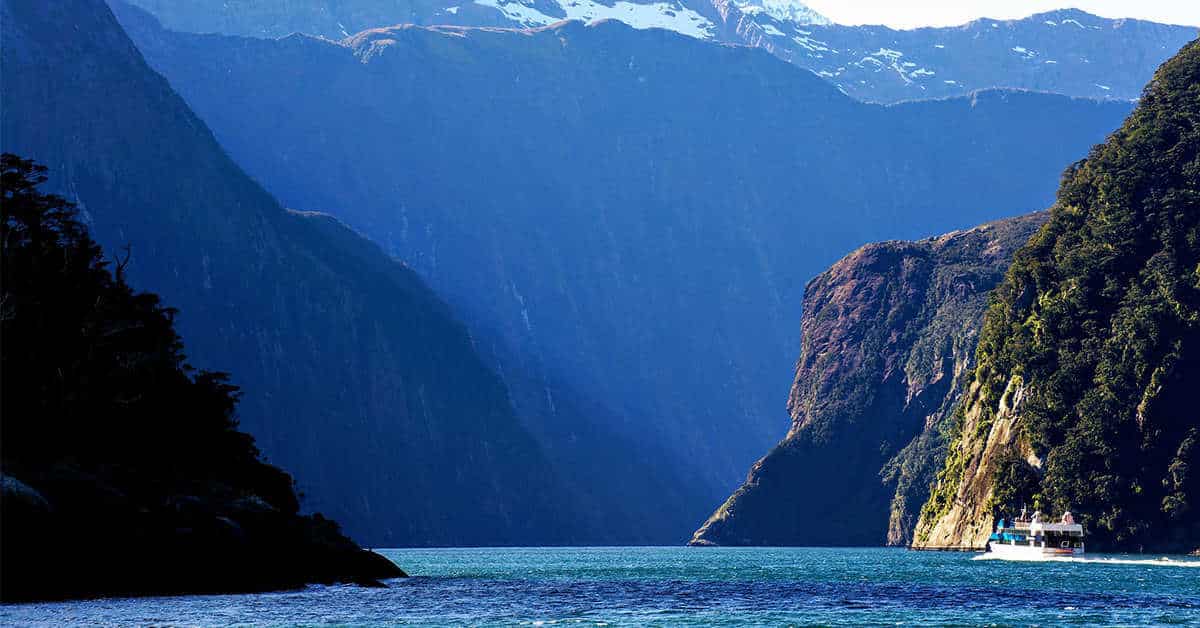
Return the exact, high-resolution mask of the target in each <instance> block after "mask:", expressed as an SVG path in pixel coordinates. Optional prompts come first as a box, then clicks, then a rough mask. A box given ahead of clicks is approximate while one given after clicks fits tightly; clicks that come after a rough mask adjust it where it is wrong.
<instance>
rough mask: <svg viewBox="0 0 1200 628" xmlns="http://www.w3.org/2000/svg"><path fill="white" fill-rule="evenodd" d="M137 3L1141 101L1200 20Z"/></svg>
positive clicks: (255, 27)
mask: <svg viewBox="0 0 1200 628" xmlns="http://www.w3.org/2000/svg"><path fill="white" fill-rule="evenodd" d="M133 1H134V2H135V3H136V4H138V6H141V7H143V8H145V9H147V10H150V11H151V12H153V13H155V14H156V15H158V16H159V17H160V18H162V19H163V20H164V22H165V23H166V25H167V26H168V27H169V28H172V29H175V30H183V31H191V32H219V33H224V34H232V35H254V36H259V37H281V36H284V35H288V34H290V33H292V32H308V33H311V34H314V35H320V36H323V37H326V38H329V39H331V40H341V39H343V38H349V37H353V36H354V35H355V34H356V33H357V32H358V31H361V30H368V29H373V28H381V27H388V26H391V25H395V24H400V23H413V24H418V25H425V26H433V25H455V26H480V27H484V26H486V27H509V28H531V27H532V28H536V27H544V26H548V25H551V24H555V23H557V22H559V21H562V20H565V19H583V20H584V21H592V20H603V19H613V20H621V21H623V22H624V23H626V24H629V25H631V26H633V27H635V28H643V29H645V28H665V29H669V30H673V31H675V32H679V33H683V34H685V35H687V36H690V37H695V38H699V39H703V40H706V41H711V42H717V43H732V44H739V45H747V46H752V47H757V48H763V49H765V50H768V51H769V52H771V54H773V55H775V56H777V57H779V58H781V59H784V60H785V61H788V62H790V63H793V64H795V65H797V66H799V67H802V68H805V69H807V70H809V71H811V72H813V73H814V74H817V75H818V76H821V77H823V78H824V79H826V80H828V81H829V82H831V83H833V84H835V85H837V86H838V87H839V88H840V89H842V90H843V91H845V92H846V93H847V94H850V95H851V96H854V97H855V98H858V99H860V100H865V101H870V102H881V103H890V102H899V101H904V100H915V99H926V98H942V97H947V96H961V95H964V94H967V93H970V92H972V91H975V90H979V89H987V88H992V87H1001V88H1013V89H1033V90H1039V91H1047V92H1051V93H1060V94H1065V95H1071V96H1086V97H1091V98H1099V99H1118V100H1133V99H1136V98H1137V97H1138V94H1139V93H1140V90H1141V86H1142V84H1143V83H1144V82H1145V80H1146V78H1148V77H1149V76H1150V74H1151V73H1153V71H1154V68H1155V67H1157V66H1158V64H1160V63H1162V62H1163V61H1164V60H1166V59H1167V58H1168V57H1169V56H1171V55H1172V54H1174V52H1175V51H1176V50H1178V49H1179V47H1180V46H1182V45H1184V44H1185V43H1187V42H1188V41H1190V40H1191V39H1192V38H1194V37H1195V35H1196V27H1189V26H1180V25H1170V24H1159V23H1156V22H1150V21H1146V20H1138V19H1132V18H1119V19H1112V18H1103V17H1100V16H1097V15H1093V14H1090V13H1087V12H1085V11H1081V10H1079V9H1060V10H1056V11H1047V12H1042V13H1036V14H1033V15H1031V16H1028V17H1025V18H1019V19H1008V20H997V19H989V18H980V19H977V20H972V21H970V22H968V23H966V24H962V25H959V26H950V27H924V28H917V29H892V28H889V27H886V26H879V25H859V26H844V25H838V24H832V23H826V22H827V20H823V19H818V18H817V17H812V18H809V19H805V18H803V17H801V18H799V19H792V18H790V17H789V15H790V14H791V13H795V14H796V15H798V16H803V15H805V14H807V13H806V11H805V10H804V9H805V7H804V5H803V4H801V3H791V2H781V3H771V2H767V3H757V4H756V3H752V2H742V1H738V0H672V1H669V2H663V1H652V2H626V1H621V2H617V3H614V4H613V5H606V4H603V3H600V2H583V3H580V2H569V3H558V2H550V3H547V2H540V1H535V0H509V1H507V2H505V1H495V2H493V1H490V0H489V1H487V2H474V3H465V4H464V3H461V2H457V0H431V1H430V2H425V3H411V4H408V5H405V8H397V7H392V6H391V5H389V6H388V7H384V6H382V5H380V4H378V3H374V2H372V1H371V0H360V2H359V3H358V5H359V6H360V9H359V10H358V12H357V13H356V15H357V18H356V19H358V21H355V22H354V23H353V25H351V26H350V27H349V28H348V29H347V28H344V27H345V24H343V23H342V22H339V21H338V20H337V19H335V18H334V17H332V15H333V13H335V12H336V11H333V10H331V9H330V8H329V7H326V8H325V9H324V10H322V11H316V8H317V7H318V6H320V3H319V2H318V1H317V0H312V2H310V3H309V5H308V7H307V8H301V7H298V6H297V5H295V4H294V3H293V4H289V5H288V6H287V7H286V8H285V7H282V6H278V7H274V8H273V9H272V8H269V5H271V3H270V2H267V3H264V5H263V6H262V7H260V8H262V9H263V11H264V13H262V14H251V13H239V12H238V10H237V9H236V8H230V7H229V6H228V5H225V6H224V8H214V7H213V6H212V5H211V4H208V3H191V4H189V3H179V2H174V1H173V0H172V1H171V2H163V1H162V0H133ZM452 2H454V3H456V4H453V6H451V4H452ZM767 5H770V7H774V8H776V9H778V10H774V11H773V10H772V9H771V8H764V7H765V6H767ZM793 5H795V7H793ZM797 7H798V8H797ZM793 8H794V9H795V10H794V11H793V10H792V9H793ZM451 9H454V10H452V11H451ZM552 9H553V10H552ZM309 10H313V11H316V12H315V13H313V15H315V16H320V18H319V19H318V18H316V17H314V18H312V19H317V20H318V21H317V22H311V21H305V20H307V19H308V18H303V17H302V16H303V15H307V14H308V12H309ZM543 11H551V13H553V15H551V14H547V13H543ZM352 12H353V11H352ZM294 20H301V21H300V22H295V21H294ZM283 24H287V26H284V25H283ZM320 24H324V26H322V25H320Z"/></svg>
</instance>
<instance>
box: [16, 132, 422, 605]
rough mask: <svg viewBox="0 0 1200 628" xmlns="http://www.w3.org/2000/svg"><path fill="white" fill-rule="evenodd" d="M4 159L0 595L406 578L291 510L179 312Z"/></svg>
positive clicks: (34, 178)
mask: <svg viewBox="0 0 1200 628" xmlns="http://www.w3.org/2000/svg"><path fill="white" fill-rule="evenodd" d="M0 161H2V163H0V168H2V171H3V176H2V179H3V181H2V183H3V199H4V204H3V206H2V207H0V215H2V216H0V242H2V243H3V244H2V245H0V248H2V249H3V265H2V266H0V268H2V272H3V284H2V286H3V287H2V288H0V290H2V294H0V303H3V304H4V315H3V317H2V318H0V325H2V326H3V335H4V352H3V354H0V362H2V364H3V368H0V378H2V379H3V389H4V397H3V401H2V404H3V413H4V422H3V424H2V425H0V430H2V431H3V440H2V442H3V447H4V452H3V453H4V455H3V458H2V459H0V469H2V472H0V489H2V490H3V498H4V501H3V515H4V520H3V526H2V527H0V534H2V535H3V539H2V542H3V545H4V552H3V554H2V555H0V572H2V573H0V575H2V576H3V580H4V588H3V589H2V590H0V599H3V600H4V601H17V600H30V599H46V598H59V597H79V596H92V595H101V594H103V595H121V594H124V595H129V594H139V595H145V594H150V593H181V592H197V591H220V592H224V591H257V590H263V589H275V588H291V587H300V586H303V585H305V584H308V583H313V582H324V583H331V582H335V581H362V582H370V583H372V584H378V583H377V582H374V579H376V578H393V577H401V576H404V575H405V574H404V572H403V571H401V570H400V569H399V568H398V567H396V565H395V564H393V563H392V562H391V561H389V560H388V559H386V558H384V557H382V556H379V555H378V554H372V553H370V552H366V551H364V550H362V549H361V548H359V547H357V546H355V545H354V543H353V542H351V541H350V540H349V539H347V538H346V537H344V536H342V535H341V534H340V533H339V532H338V529H337V525H336V524H334V523H332V522H330V521H327V520H325V519H324V518H322V517H320V516H319V515H318V516H301V515H299V514H298V510H299V507H300V504H299V500H298V499H297V497H296V494H295V491H294V488H293V485H292V478H291V477H290V476H288V475H287V474H286V473H284V472H283V471H281V470H279V469H277V468H274V467H271V466H269V465H266V464H264V463H263V462H262V461H261V459H260V456H259V451H258V449H257V448H256V447H255V445H254V439H253V438H251V437H250V436H248V435H246V434H244V433H242V432H239V431H238V430H237V421H236V420H235V419H234V409H235V407H236V406H237V399H238V390H237V388H236V387H235V386H231V385H229V384H228V380H227V379H226V376H225V374H223V373H213V372H207V371H201V372H195V371H194V370H193V369H191V367H189V366H188V365H187V363H186V361H185V359H186V358H185V357H184V355H183V345H182V343H181V341H180V338H179V336H178V335H177V334H176V333H175V329H174V323H173V318H174V315H175V311H174V310H171V309H169V308H167V307H165V306H163V305H162V304H161V302H160V301H159V299H158V297H157V296H156V295H154V294H148V293H138V292H135V291H134V290H132V289H130V287H129V285H128V284H127V283H125V280H124V270H125V268H126V267H127V265H126V262H125V260H122V261H118V262H116V263H115V264H109V263H108V262H107V261H105V260H104V257H103V254H102V253H101V250H100V247H99V246H98V245H97V244H96V243H95V242H94V241H93V240H92V239H91V238H90V237H89V236H88V233H87V229H86V228H85V227H84V226H83V225H82V224H81V223H80V222H79V220H78V217H77V213H76V208H75V207H74V206H72V205H71V204H70V203H69V202H67V201H66V200H65V199H63V198H61V197H55V196H52V195H46V194H43V193H42V192H41V191H39V189H38V186H39V185H41V184H42V183H44V182H45V179H46V177H45V174H44V173H45V168H44V167H41V166H37V165H35V164H33V163H32V162H30V161H28V160H23V159H21V158H19V157H17V156H15V155H9V154H7V153H5V154H4V155H3V157H2V158H0ZM81 547H84V548H87V557H88V560H84V561H80V560H78V557H79V548H81ZM67 571H69V572H70V573H67Z"/></svg>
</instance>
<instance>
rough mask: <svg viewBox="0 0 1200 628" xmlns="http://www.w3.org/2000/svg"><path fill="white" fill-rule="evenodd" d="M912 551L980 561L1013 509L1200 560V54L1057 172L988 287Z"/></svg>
mask: <svg viewBox="0 0 1200 628" xmlns="http://www.w3.org/2000/svg"><path fill="white" fill-rule="evenodd" d="M995 294H996V297H995V300H994V302H993V303H992V305H991V306H990V307H989V309H988V312H987V315H986V319H985V322H984V325H983V330H982V332H981V333H980V339H979V346H978V349H977V350H976V361H977V363H978V366H977V367H976V369H975V372H974V373H973V375H972V377H971V378H970V380H969V381H968V383H967V385H966V386H965V388H964V389H965V391H966V393H965V397H964V400H963V402H962V410H961V412H960V414H959V416H958V417H957V418H956V420H955V422H954V424H953V429H952V430H951V435H950V446H949V449H948V453H947V455H946V458H945V463H944V465H942V468H941V470H940V471H939V473H938V476H937V486H936V487H935V488H934V489H933V491H932V494H931V495H930V498H929V501H928V502H927V503H926V504H925V506H924V508H923V509H922V511H921V519H920V523H919V526H918V528H917V532H916V537H915V542H914V544H915V545H916V546H918V547H980V546H982V545H983V544H984V543H985V542H986V541H987V537H988V535H989V533H990V532H991V531H992V523H993V517H995V516H999V515H1004V514H1009V516H1011V513H1015V512H1018V510H1019V508H1020V507H1021V505H1022V504H1028V505H1031V506H1032V507H1034V508H1036V509H1040V510H1043V511H1044V512H1047V513H1050V514H1052V515H1055V516H1056V515H1057V514H1058V513H1062V512H1064V511H1067V510H1070V511H1072V512H1074V513H1076V515H1075V516H1076V520H1078V521H1080V522H1082V523H1083V525H1084V527H1085V528H1086V529H1087V530H1088V547H1089V549H1095V550H1101V551H1113V550H1122V551H1125V550H1134V551H1151V552H1173V551H1191V550H1194V549H1197V546H1200V508H1198V507H1197V506H1198V505H1200V475H1198V474H1197V473H1196V472H1195V471H1194V469H1196V468H1197V467H1196V465H1197V464H1200V419H1198V418H1197V414H1196V408H1195V390H1196V386H1197V384H1200V43H1197V42H1192V43H1191V44H1189V45H1188V46H1186V47H1185V48H1184V49H1183V50H1182V51H1181V52H1180V53H1179V54H1178V55H1176V56H1175V57H1174V58H1172V59H1171V60H1170V61H1168V62H1167V63H1166V64H1164V65H1163V66H1162V68H1160V69H1159V70H1158V72H1157V73H1156V74H1155V76H1154V79H1153V80H1152V81H1151V82H1150V84H1149V85H1148V86H1147V87H1146V90H1145V92H1144V94H1143V96H1142V99H1141V102H1140V104H1139V105H1138V107H1137V109H1136V110H1135V111H1134V112H1133V114H1132V115H1130V117H1129V119H1128V120H1126V121H1125V124H1124V125H1123V126H1121V127H1120V128H1119V129H1118V130H1117V131H1116V132H1115V133H1113V134H1112V135H1111V136H1110V137H1109V139H1108V141H1107V142H1105V143H1104V144H1102V145H1100V146H1097V147H1096V148H1094V149H1093V150H1092V151H1091V153H1090V154H1089V155H1088V157H1087V159H1085V160H1083V161H1081V162H1078V163H1076V164H1075V165H1073V166H1071V167H1070V168H1068V169H1067V171H1066V173H1065V174H1064V175H1063V183H1062V186H1061V188H1060V189H1059V192H1058V201H1057V203H1055V204H1054V206H1053V207H1052V208H1051V209H1050V220H1049V222H1048V223H1047V225H1046V226H1045V227H1044V228H1043V229H1042V230H1041V231H1039V232H1038V234H1037V235H1036V236H1035V237H1034V238H1033V239H1032V240H1031V241H1030V242H1029V243H1028V244H1027V245H1026V246H1025V247H1023V248H1022V249H1021V250H1019V251H1018V252H1017V253H1016V255H1015V258H1014V261H1013V264H1012V267H1011V268H1010V269H1009V271H1008V274H1007V276H1006V277H1005V279H1004V282H1003V283H1002V284H1001V285H1000V286H999V287H998V288H997V289H996V293H995Z"/></svg>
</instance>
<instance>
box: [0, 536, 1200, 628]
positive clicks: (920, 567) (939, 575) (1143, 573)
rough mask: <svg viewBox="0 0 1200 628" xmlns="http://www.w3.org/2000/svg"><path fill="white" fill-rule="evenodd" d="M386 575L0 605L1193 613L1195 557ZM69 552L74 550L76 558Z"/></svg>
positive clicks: (309, 610)
mask: <svg viewBox="0 0 1200 628" xmlns="http://www.w3.org/2000/svg"><path fill="white" fill-rule="evenodd" d="M380 551H381V552H382V553H384V554H385V555H387V556H388V557H389V558H392V559H393V560H395V561H396V562H397V563H399V564H400V565H402V566H403V567H404V568H405V569H406V570H408V572H409V573H411V574H412V575H413V577H412V578H409V579H407V580H395V581H391V582H389V585H390V586H389V587H388V588H386V589H369V588H362V587H356V586H332V587H324V586H312V587H308V588H306V589H304V590H300V591H289V592H280V593H266V594H255V595H224V596H194V597H175V598H166V597H161V598H139V599H110V600H90V601H75V602H64V603H43V604H28V605H16V606H4V607H0V623H2V624H5V625H39V624H41V625H51V624H53V625H62V624H106V625H135V624H142V625H144V624H189V625H227V624H255V625H312V624H337V625H386V624H406V625H446V624H450V625H462V624H470V625H516V624H524V625H552V624H561V625H596V626H622V625H629V626H643V625H671V626H674V625H731V626H737V625H787V624H793V625H795V624H841V625H878V624H884V623H887V624H893V625H895V624H922V625H928V624H953V625H1030V624H1040V625H1059V624H1071V625H1096V624H1120V625H1151V624H1185V625H1186V624H1200V560H1197V559H1189V558H1185V557H1171V558H1169V559H1161V558H1159V557H1144V556H1128V555H1122V556H1116V555H1110V556H1099V555H1098V556H1092V557H1089V558H1088V559H1086V560H1076V561H1064V562H1059V561H1054V562H1040V563H1018V562H1008V561H998V560H979V558H980V555H977V554H969V553H938V552H913V551H907V550H899V549H844V548H836V549H835V548H683V547H665V548H647V547H634V548H618V547H613V548H537V549H533V548H503V549H478V548H472V549H405V550H380ZM81 560H86V556H82V557H81Z"/></svg>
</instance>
